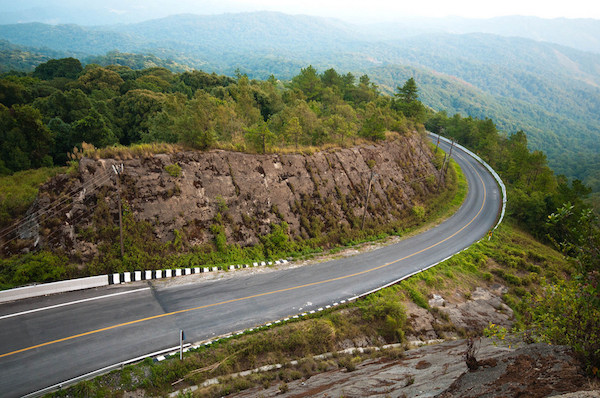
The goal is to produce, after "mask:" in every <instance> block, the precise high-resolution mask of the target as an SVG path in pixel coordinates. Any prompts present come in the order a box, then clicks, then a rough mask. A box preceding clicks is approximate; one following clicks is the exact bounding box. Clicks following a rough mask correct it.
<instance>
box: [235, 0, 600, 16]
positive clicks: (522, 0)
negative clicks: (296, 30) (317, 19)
mask: <svg viewBox="0 0 600 398" xmlns="http://www.w3.org/2000/svg"><path fill="white" fill-rule="evenodd" d="M234 2H235V3H237V4H239V5H240V6H242V7H248V6H249V7H256V8H262V9H269V10H277V11H284V12H288V13H306V14H320V15H327V16H336V15H337V16H339V17H340V18H353V19H355V18H377V19H378V18H385V19H393V17H400V16H430V17H444V16H461V17H468V18H490V17H494V16H504V15H528V16H538V17H542V18H558V17H566V18H595V19H600V2H598V1H597V0H569V1H566V0H561V1H557V0H495V1H486V0H404V1H390V0H360V1H357V0H302V1H295V0H294V1H286V0H235V1H234Z"/></svg>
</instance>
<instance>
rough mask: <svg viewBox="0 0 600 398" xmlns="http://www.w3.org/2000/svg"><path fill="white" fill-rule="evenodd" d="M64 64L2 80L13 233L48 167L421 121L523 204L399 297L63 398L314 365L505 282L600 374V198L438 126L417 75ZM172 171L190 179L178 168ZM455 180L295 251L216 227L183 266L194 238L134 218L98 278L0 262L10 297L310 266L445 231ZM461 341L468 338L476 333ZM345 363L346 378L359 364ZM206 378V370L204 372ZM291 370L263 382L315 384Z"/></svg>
mask: <svg viewBox="0 0 600 398" xmlns="http://www.w3.org/2000/svg"><path fill="white" fill-rule="evenodd" d="M55 61H56V62H48V63H46V64H42V65H40V66H39V67H38V68H36V71H35V72H33V73H32V74H26V75H23V74H8V75H4V76H3V77H2V79H0V84H2V88H3V91H4V92H5V93H6V95H5V96H4V97H3V98H2V99H1V101H0V102H1V104H0V127H1V128H0V136H1V137H2V139H0V143H1V145H0V173H1V174H3V175H6V176H9V177H2V178H3V179H2V190H1V191H0V195H3V196H2V199H3V200H2V205H1V208H0V223H2V226H3V227H5V226H8V225H10V223H11V222H12V221H14V218H15V217H18V216H22V215H23V212H24V211H26V208H27V207H28V206H27V205H26V204H27V203H31V201H32V200H34V198H35V190H36V188H35V187H36V186H37V184H38V183H39V182H41V181H43V180H45V179H46V178H47V177H48V176H50V175H52V174H53V173H54V172H55V171H54V169H45V168H44V167H49V166H51V165H53V164H60V165H62V164H66V163H67V162H68V161H71V162H75V161H76V159H77V158H78V156H80V155H81V154H82V153H88V154H90V156H114V157H128V156H136V153H142V154H147V153H156V152H171V151H178V150H180V148H193V149H198V150H207V149H211V148H226V149H230V150H239V151H249V152H256V153H266V152H273V151H297V152H302V151H313V150H315V149H314V148H324V147H327V146H332V147H344V146H348V145H353V144H355V143H357V142H360V141H361V140H365V141H382V140H385V139H386V134H389V132H390V131H394V132H395V133H393V134H396V135H397V134H400V135H401V134H405V133H407V132H408V131H413V130H421V131H422V130H423V123H424V126H425V127H426V128H427V129H428V130H430V131H433V132H436V133H441V134H443V135H446V136H449V137H451V138H454V139H455V140H457V141H458V142H459V143H461V144H463V145H465V146H467V147H469V148H470V149H472V150H474V151H475V152H477V153H479V154H480V155H481V156H482V157H483V158H484V159H485V160H486V161H488V163H489V164H490V165H491V166H492V167H493V168H494V169H495V170H496V171H498V172H499V173H500V175H501V177H502V178H503V180H504V182H505V183H506V185H507V187H508V197H509V202H508V211H507V216H508V219H507V222H506V223H505V224H504V225H503V226H501V227H500V228H499V229H498V230H497V232H496V233H495V234H494V236H493V238H492V239H491V240H489V241H487V240H484V241H482V242H480V243H478V244H475V245H474V246H473V247H471V248H470V249H469V250H467V251H465V252H463V253H461V254H459V255H457V256H455V257H453V258H452V259H450V260H448V261H446V262H445V263H443V264H440V265H438V266H437V267H435V268H434V269H432V270H429V271H426V272H424V273H422V274H419V275H418V276H415V277H413V278H411V279H410V280H408V281H405V282H402V283H400V284H399V285H397V286H394V287H391V288H389V289H386V290H385V291H383V292H381V293H377V294H375V295H372V296H370V297H369V298H367V299H365V300H362V301H360V302H358V303H353V304H349V305H347V306H346V307H345V308H342V309H336V310H331V311H327V312H325V313H324V314H322V315H319V316H315V317H312V318H311V319H308V320H302V321H297V322H291V323H290V324H287V325H284V326H282V327H278V328H272V329H269V330H267V331H261V332H254V333H251V334H248V335H244V336H241V337H236V338H232V339H228V340H227V341H223V342H220V343H218V344H216V345H215V346H211V347H205V348H201V349H200V350H199V351H197V352H193V353H189V354H188V355H187V357H186V360H185V361H184V362H181V363H180V362H178V361H175V360H170V361H166V362H162V363H150V362H149V361H146V362H144V364H142V365H139V366H141V367H134V368H127V369H126V370H124V371H122V372H120V373H119V372H117V373H113V374H112V376H111V375H109V376H104V378H100V379H96V380H95V381H90V382H86V383H83V384H81V385H79V386H76V387H74V388H83V390H80V391H78V390H71V393H68V392H62V393H61V394H71V395H72V396H81V395H99V396H111V395H114V396H118V394H120V391H121V390H122V389H128V390H129V389H137V388H142V387H143V388H145V389H147V390H148V391H149V392H151V393H153V394H162V393H165V392H167V391H168V390H170V389H171V387H170V384H171V383H173V382H176V381H178V380H180V379H184V380H185V383H190V384H192V383H199V382H201V381H202V380H205V379H206V378H209V377H214V376H215V375H216V376H223V375H226V374H229V373H230V372H235V371H238V370H243V369H249V368H252V367H256V366H260V365H261V364H267V363H281V362H285V361H287V360H289V359H292V358H300V359H303V360H305V361H310V358H309V357H310V356H311V355H313V354H317V353H322V352H324V351H330V350H333V349H335V347H336V344H339V342H340V341H343V340H344V339H346V338H348V339H352V338H353V337H351V336H359V335H362V336H367V337H368V338H369V339H370V341H372V342H373V343H374V344H379V343H383V342H384V341H385V342H399V343H402V342H403V335H404V334H405V333H406V327H407V326H406V322H405V316H404V314H405V312H404V310H403V308H402V303H404V302H406V301H407V300H411V301H414V302H415V303H416V304H417V305H419V306H421V307H423V308H427V307H428V305H427V298H428V297H429V294H431V292H434V291H435V292H443V291H446V289H447V290H448V291H459V292H462V294H465V295H466V294H468V293H469V292H470V291H471V290H472V289H473V288H474V287H475V286H477V285H479V284H489V283H493V282H501V283H503V284H506V285H507V286H509V293H507V295H506V296H505V297H504V299H505V301H506V302H507V303H508V304H509V305H510V306H511V307H512V308H513V309H514V310H515V311H516V314H517V318H518V322H517V328H518V329H519V330H528V331H532V333H533V334H534V335H535V336H536V337H535V338H536V339H539V340H542V341H547V342H551V343H553V344H568V345H570V346H572V347H573V348H574V349H575V350H576V352H577V353H579V354H580V355H581V357H582V358H584V360H585V363H586V366H587V368H588V370H589V372H590V374H596V375H597V374H598V368H599V367H600V335H599V334H598V331H599V330H600V325H599V324H598V320H599V319H600V263H599V261H600V260H599V259H600V253H599V252H598V250H599V248H600V227H599V222H598V217H597V214H596V213H594V212H593V211H592V210H590V209H589V208H588V206H587V204H586V197H587V196H588V195H589V193H590V192H591V190H590V189H589V188H588V187H586V186H585V185H583V184H582V183H581V182H580V181H578V180H573V181H569V180H568V179H566V178H565V177H563V176H556V175H554V173H553V172H552V170H551V169H550V168H549V167H548V164H547V160H546V156H545V155H544V154H543V153H542V152H539V151H533V152H532V151H530V150H529V149H528V144H527V138H526V136H525V134H524V133H523V132H517V133H515V134H512V135H510V136H507V135H506V134H503V133H501V132H499V131H498V130H497V128H496V126H495V125H494V122H493V121H492V120H490V119H485V120H478V119H473V118H470V117H469V118H463V117H461V116H460V115H454V116H448V115H447V114H446V113H444V112H439V113H435V114H434V113H432V112H431V111H430V110H427V109H426V108H425V107H424V106H423V105H422V104H421V103H420V101H419V100H418V88H417V86H416V82H415V81H414V79H412V78H411V79H409V80H408V81H407V82H406V84H405V85H404V86H402V87H398V88H397V93H396V95H395V96H394V97H389V96H384V95H382V94H381V93H380V92H379V91H378V89H377V87H376V86H375V85H374V84H373V83H371V81H370V79H369V77H368V76H366V75H364V76H361V77H360V78H359V79H358V80H357V79H356V78H355V77H354V76H353V75H352V74H350V73H347V74H345V75H344V74H339V73H338V72H336V71H335V70H333V69H329V70H327V71H325V72H323V73H318V72H317V71H316V70H315V69H314V68H312V67H310V66H309V67H307V68H304V69H302V70H301V72H300V74H299V75H298V76H296V77H294V78H292V79H291V81H290V82H288V83H285V84H284V83H282V82H280V81H278V80H276V79H275V78H274V77H271V78H270V79H268V80H266V81H257V80H250V79H248V77H247V76H245V75H242V74H238V75H237V76H236V78H231V77H227V76H217V75H215V74H207V73H204V72H200V71H194V72H183V73H179V74H174V73H172V72H170V71H168V70H166V69H162V68H151V69H146V70H142V71H133V70H131V69H129V68H127V67H120V66H109V67H100V66H98V65H88V66H86V68H82V67H81V65H80V64H78V61H77V62H75V61H76V60H73V59H64V60H55ZM84 143H85V144H84ZM75 148H76V149H75ZM86 151H87V152H86ZM438 156H440V155H439V154H438ZM437 161H438V162H439V161H440V158H439V157H438V158H437ZM30 169H37V170H36V171H30ZM168 172H169V173H175V174H176V173H177V167H175V166H173V167H171V168H170V171H168ZM18 173H23V174H18ZM21 177H22V179H21V180H20V182H19V178H21ZM448 179H449V185H448V186H449V187H450V188H449V189H448V190H447V191H445V192H442V193H441V194H440V195H438V196H437V197H434V198H430V201H429V202H428V203H425V204H424V205H423V206H422V207H421V206H415V207H414V208H413V209H411V211H410V212H407V214H406V216H405V218H404V219H403V220H402V223H399V224H397V225H380V226H373V227H369V226H368V227H367V228H365V229H364V230H361V229H359V228H357V229H355V230H351V231H347V233H345V234H343V235H339V236H337V237H334V236H332V235H328V234H322V235H320V236H313V237H311V238H309V239H305V240H302V241H297V240H292V239H290V237H289V235H288V233H287V230H286V225H285V223H281V224H279V225H277V226H276V227H274V228H273V229H272V230H271V233H269V234H267V235H265V236H263V239H262V240H261V243H260V244H259V245H256V246H254V247H249V248H240V247H238V246H234V245H228V244H227V242H226V240H223V236H224V234H223V233H222V230H221V229H220V227H219V226H220V223H219V222H216V223H215V224H214V230H212V231H211V232H212V233H213V235H214V236H215V240H214V244H213V245H211V247H208V248H204V249H203V250H197V251H187V252H185V253H184V254H181V255H176V254H175V253H177V252H179V251H181V249H182V248H183V245H184V240H183V239H182V236H181V235H180V234H178V233H175V238H174V240H173V241H171V242H167V243H160V244H159V243H157V242H156V241H155V240H154V239H151V237H152V236H151V235H152V230H151V226H150V225H149V224H146V223H143V222H138V221H136V220H134V219H133V216H132V215H131V213H130V212H128V211H127V207H126V206H125V211H124V224H125V237H126V240H127V243H126V247H127V248H128V250H129V253H128V256H127V257H126V258H125V259H124V260H122V259H121V258H120V256H119V255H118V254H117V245H116V244H114V243H111V244H108V243H107V244H105V245H104V246H100V252H101V253H103V255H104V257H103V258H102V261H95V262H92V264H90V265H89V267H87V268H86V269H85V270H82V269H81V267H78V266H77V265H76V264H77V263H76V262H73V261H71V260H72V259H70V258H67V257H66V255H65V253H62V252H60V251H55V252H49V251H41V252H37V253H28V254H23V255H17V256H4V258H2V259H0V288H8V287H11V286H16V285H19V284H23V283H28V282H32V281H37V282H42V281H52V280H57V279H61V278H67V277H73V276H83V275H89V274H102V273H107V272H118V271H124V270H133V269H136V268H137V267H139V266H140V264H144V265H147V266H148V267H149V268H169V267H184V266H190V265H195V264H231V263H243V262H250V261H253V260H256V259H264V258H281V257H295V258H306V257H307V256H311V255H315V254H318V253H322V252H323V251H324V250H331V249H333V251H334V252H335V251H336V250H340V249H339V247H344V246H353V245H356V244H359V243H361V242H365V241H369V240H373V239H382V238H385V237H387V236H389V235H406V234H408V233H410V232H411V231H414V230H415V229H416V228H418V227H419V226H420V225H424V224H427V223H429V222H435V220H439V218H440V217H444V215H446V214H448V213H449V212H451V211H452V210H453V209H454V208H455V207H456V206H457V205H458V204H459V203H461V202H462V199H461V195H462V198H464V188H465V187H464V180H462V179H461V177H460V174H459V173H457V171H456V170H455V168H454V167H452V168H450V171H449V175H448ZM13 186H14V188H11V187H13ZM104 210H106V209H104ZM97 211H98V214H97V219H98V221H99V224H98V225H97V228H95V229H94V230H90V231H83V232H82V233H89V234H91V235H93V236H94V237H97V238H98V239H99V240H102V239H103V238H102V237H103V236H104V235H105V236H113V237H114V236H116V235H117V232H116V229H115V228H116V226H115V225H114V223H113V224H111V223H108V222H107V223H104V224H102V220H106V219H107V217H105V216H106V214H103V213H102V211H103V209H102V208H99V210H97ZM225 211H226V210H225V209H223V213H222V214H221V216H222V217H224V216H225ZM103 216H104V218H103ZM217 221H218V220H217ZM177 232H180V231H177ZM12 238H13V236H4V237H3V239H5V240H6V239H12ZM106 241H107V242H108V240H106ZM540 242H541V243H540ZM336 247H338V248H336ZM550 247H554V248H555V249H556V250H557V251H555V250H554V249H551V248H550ZM336 314H337V315H336ZM440 319H441V318H440ZM442 321H443V319H442V320H441V321H440V322H442ZM453 332H455V333H458V334H461V335H466V334H468V333H469V332H470V331H462V332H461V331H453ZM263 333H266V334H263ZM266 342H269V344H268V345H267V343H266ZM271 342H273V344H271ZM275 343H276V344H275ZM344 361H346V362H345V365H343V366H345V367H346V368H347V369H348V367H351V366H352V365H351V363H350V362H352V361H354V360H351V361H350V362H348V360H346V359H345V360H344ZM327 366H340V364H339V363H338V364H335V365H334V364H333V363H331V364H329V365H319V363H317V364H314V365H313V364H310V365H307V368H310V369H319V368H322V369H326V368H327ZM133 369H136V370H135V371H134V370H133ZM198 369H208V370H207V371H205V370H203V371H200V372H197V373H193V374H191V372H193V371H195V370H198ZM284 370H285V369H284ZM135 372H138V373H135ZM281 372H283V373H281V374H280V373H273V374H271V376H268V377H272V379H269V380H267V381H264V380H263V379H260V377H259V379H258V380H255V381H253V382H252V383H267V382H268V383H272V382H277V383H285V381H286V380H289V379H290V378H293V377H303V376H302V374H303V373H293V375H292V371H291V370H289V371H288V370H285V372H284V371H283V370H282V371H281ZM106 377H108V379H107V378H106ZM251 377H252V376H249V377H248V378H246V379H244V378H237V379H235V380H229V381H227V380H225V384H220V385H219V386H216V387H210V389H212V390H210V391H208V392H207V394H208V395H215V396H217V395H219V396H220V395H223V394H225V393H227V392H228V391H229V392H231V391H234V390H235V389H242V387H244V385H246V386H249V385H251V384H252V383H250V382H248V384H244V383H246V382H242V381H240V380H248V379H250V378H251ZM256 377H258V376H256ZM96 383H100V384H96ZM182 383H184V382H182ZM240 383H241V384H240ZM244 388H247V387H244ZM86 391H87V392H86Z"/></svg>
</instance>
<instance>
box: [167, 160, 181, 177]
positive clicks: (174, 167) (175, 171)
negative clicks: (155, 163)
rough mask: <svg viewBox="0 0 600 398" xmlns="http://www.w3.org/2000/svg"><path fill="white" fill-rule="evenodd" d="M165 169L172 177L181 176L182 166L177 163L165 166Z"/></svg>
mask: <svg viewBox="0 0 600 398" xmlns="http://www.w3.org/2000/svg"><path fill="white" fill-rule="evenodd" d="M165 171H166V172H167V173H169V175H170V176H171V177H175V178H177V177H179V176H181V166H180V165H178V164H177V163H173V164H169V165H167V166H165Z"/></svg>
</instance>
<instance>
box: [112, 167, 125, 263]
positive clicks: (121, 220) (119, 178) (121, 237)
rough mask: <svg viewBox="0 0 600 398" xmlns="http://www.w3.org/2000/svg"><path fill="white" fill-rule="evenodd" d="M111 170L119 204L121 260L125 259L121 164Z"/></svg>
mask: <svg viewBox="0 0 600 398" xmlns="http://www.w3.org/2000/svg"><path fill="white" fill-rule="evenodd" d="M112 169H113V171H114V172H115V174H116V176H117V201H118V202H119V237H120V240H121V259H123V257H125V249H124V247H123V206H122V205H121V174H122V173H123V163H121V165H120V166H116V167H115V165H114V164H113V165H112Z"/></svg>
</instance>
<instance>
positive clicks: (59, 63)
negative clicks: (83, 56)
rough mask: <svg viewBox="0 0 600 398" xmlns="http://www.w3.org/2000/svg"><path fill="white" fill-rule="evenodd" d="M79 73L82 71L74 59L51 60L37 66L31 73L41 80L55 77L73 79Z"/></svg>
mask: <svg viewBox="0 0 600 398" xmlns="http://www.w3.org/2000/svg"><path fill="white" fill-rule="evenodd" d="M81 71H83V67H82V66H81V62H79V60H78V59H76V58H62V59H51V60H49V61H48V62H45V63H43V64H40V65H38V66H37V67H36V68H35V70H34V71H33V76H35V77H38V78H40V79H43V80H52V79H55V78H57V77H66V78H67V79H75V78H77V76H78V75H79V74H80V73H81Z"/></svg>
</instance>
